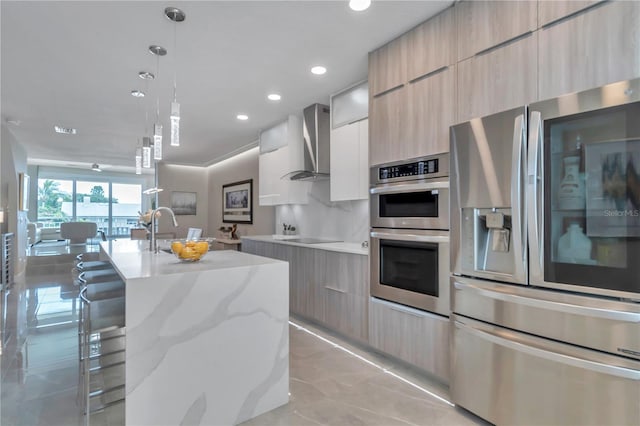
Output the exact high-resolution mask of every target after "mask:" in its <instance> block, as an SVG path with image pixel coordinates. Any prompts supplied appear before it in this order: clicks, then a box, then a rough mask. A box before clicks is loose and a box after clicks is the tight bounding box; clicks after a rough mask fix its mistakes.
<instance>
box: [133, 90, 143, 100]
mask: <svg viewBox="0 0 640 426" xmlns="http://www.w3.org/2000/svg"><path fill="white" fill-rule="evenodd" d="M131 96H133V97H134V98H144V92H142V91H140V90H132V91H131Z"/></svg>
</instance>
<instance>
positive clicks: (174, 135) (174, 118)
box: [169, 101, 180, 146]
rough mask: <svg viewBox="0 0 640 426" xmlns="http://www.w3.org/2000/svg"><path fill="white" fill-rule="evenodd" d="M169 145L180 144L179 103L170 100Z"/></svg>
mask: <svg viewBox="0 0 640 426" xmlns="http://www.w3.org/2000/svg"><path fill="white" fill-rule="evenodd" d="M169 118H170V119H171V146H180V104H179V103H178V102H175V101H174V102H171V116H170V117H169Z"/></svg>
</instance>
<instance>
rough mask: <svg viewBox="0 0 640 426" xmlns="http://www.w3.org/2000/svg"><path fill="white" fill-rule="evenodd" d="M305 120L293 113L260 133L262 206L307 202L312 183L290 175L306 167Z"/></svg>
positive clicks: (260, 199) (259, 174)
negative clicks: (299, 180) (290, 177)
mask: <svg viewBox="0 0 640 426" xmlns="http://www.w3.org/2000/svg"><path fill="white" fill-rule="evenodd" d="M302 149H303V140H302V120H301V119H300V118H299V117H297V116H295V115H290V116H289V117H288V118H287V120H285V121H283V122H281V123H278V124H277V125H275V126H273V127H271V128H270V129H267V130H265V131H263V132H261V133H260V157H259V159H258V167H259V170H258V176H259V178H260V182H259V184H258V186H259V188H258V200H259V204H260V205H261V206H273V205H279V204H305V203H307V189H308V184H307V183H305V182H294V181H290V180H289V179H288V178H287V177H286V175H287V174H288V173H290V172H293V171H296V170H301V169H302V168H303V167H304V158H303V151H302Z"/></svg>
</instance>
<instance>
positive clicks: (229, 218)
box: [222, 179, 253, 223]
mask: <svg viewBox="0 0 640 426" xmlns="http://www.w3.org/2000/svg"><path fill="white" fill-rule="evenodd" d="M252 197H253V179H249V180H244V181H241V182H234V183H228V184H226V185H222V222H224V223H253V198H252Z"/></svg>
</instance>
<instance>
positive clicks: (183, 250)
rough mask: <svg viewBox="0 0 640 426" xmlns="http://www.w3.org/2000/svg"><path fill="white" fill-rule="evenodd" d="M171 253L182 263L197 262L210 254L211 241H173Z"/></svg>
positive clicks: (200, 239) (201, 239) (202, 239)
mask: <svg viewBox="0 0 640 426" xmlns="http://www.w3.org/2000/svg"><path fill="white" fill-rule="evenodd" d="M171 252H172V253H173V254H174V255H175V256H176V257H177V258H178V259H179V260H180V261H182V262H197V261H198V260H200V259H202V258H203V257H204V256H205V255H206V254H207V252H209V240H207V239H204V238H199V239H195V240H172V241H171Z"/></svg>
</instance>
